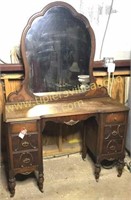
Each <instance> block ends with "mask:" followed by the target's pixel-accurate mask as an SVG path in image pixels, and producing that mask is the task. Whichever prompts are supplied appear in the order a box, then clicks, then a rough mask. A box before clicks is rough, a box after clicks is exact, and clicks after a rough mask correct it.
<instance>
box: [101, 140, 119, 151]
mask: <svg viewBox="0 0 131 200" xmlns="http://www.w3.org/2000/svg"><path fill="white" fill-rule="evenodd" d="M122 151H123V140H122V139H119V140H115V139H112V140H106V141H104V143H103V147H102V153H103V154H112V153H120V152H122Z"/></svg>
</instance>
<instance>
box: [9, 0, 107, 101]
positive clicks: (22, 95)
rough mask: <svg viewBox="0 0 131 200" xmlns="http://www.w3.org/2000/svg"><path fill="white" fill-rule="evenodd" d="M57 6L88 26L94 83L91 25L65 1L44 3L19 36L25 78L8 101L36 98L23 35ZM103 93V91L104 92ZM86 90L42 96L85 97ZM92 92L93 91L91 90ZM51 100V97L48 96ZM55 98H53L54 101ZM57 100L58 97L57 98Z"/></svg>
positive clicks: (91, 72) (91, 80) (93, 80)
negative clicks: (30, 84)
mask: <svg viewBox="0 0 131 200" xmlns="http://www.w3.org/2000/svg"><path fill="white" fill-rule="evenodd" d="M55 6H58V7H64V8H66V9H69V10H70V12H71V13H72V15H73V16H75V17H76V18H77V19H80V20H81V21H82V22H83V23H84V24H85V26H86V27H87V28H88V32H89V35H90V38H91V54H90V61H89V76H90V83H95V78H94V77H93V62H94V55H95V35H94V31H93V29H92V27H91V26H90V23H89V21H88V19H87V18H86V17H85V16H83V15H82V14H80V13H78V12H77V11H76V10H75V9H74V8H73V7H72V6H71V5H69V4H67V3H65V2H60V1H57V2H52V3H50V4H48V5H46V6H45V7H44V8H43V9H42V10H41V11H40V12H37V13H36V14H34V15H32V16H31V17H30V18H29V20H28V22H27V25H26V26H25V28H24V30H23V33H22V36H21V53H22V59H23V63H24V68H25V78H24V81H23V83H22V86H21V89H20V90H19V91H18V92H15V93H14V92H13V93H11V94H10V95H9V97H8V101H11V102H12V101H13V102H15V101H28V100H36V98H37V96H36V95H34V94H33V93H32V92H31V91H30V90H29V64H28V61H27V58H26V49H25V37H26V34H27V32H28V30H29V29H30V27H31V25H32V23H33V21H34V20H35V19H36V18H37V17H40V16H43V15H44V14H45V13H46V12H47V11H48V10H49V9H51V8H53V7H55ZM104 93H105V92H104ZM86 94H87V92H83V93H77V92H74V94H73V95H70V96H69V97H67V96H66V97H65V94H64V92H59V91H57V92H45V93H44V94H43V95H42V96H44V97H45V96H48V97H49V96H52V95H53V96H54V95H59V96H60V98H59V99H60V100H61V99H65V98H66V99H69V98H76V97H78V96H79V97H80V96H81V97H82V96H83V97H85V96H90V94H89V95H86ZM93 94H94V92H93ZM91 96H92V92H91ZM49 99H51V100H52V98H49ZM55 99H56V98H54V101H55ZM57 100H58V99H57Z"/></svg>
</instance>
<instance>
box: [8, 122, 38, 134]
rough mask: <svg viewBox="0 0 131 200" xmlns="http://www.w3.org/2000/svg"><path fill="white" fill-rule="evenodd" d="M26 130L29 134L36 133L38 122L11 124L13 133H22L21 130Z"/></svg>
mask: <svg viewBox="0 0 131 200" xmlns="http://www.w3.org/2000/svg"><path fill="white" fill-rule="evenodd" d="M23 129H26V130H27V133H28V132H36V131H37V130H38V128H37V123H36V122H24V123H12V124H10V132H11V133H20V132H21V130H23Z"/></svg>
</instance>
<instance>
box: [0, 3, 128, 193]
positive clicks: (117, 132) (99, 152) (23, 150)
mask: <svg viewBox="0 0 131 200" xmlns="http://www.w3.org/2000/svg"><path fill="white" fill-rule="evenodd" d="M59 5H60V6H63V7H64V8H65V7H66V8H67V9H69V10H70V11H71V12H72V13H73V15H74V16H76V17H77V18H79V19H81V20H83V21H84V23H85V24H86V25H87V27H88V29H89V32H90V35H91V55H90V64H89V67H90V69H89V72H90V78H91V84H90V87H89V88H88V89H86V90H84V91H82V90H81V89H79V88H77V89H76V90H72V91H70V90H69V91H63V92H49V93H48V94H47V93H45V94H42V96H41V97H37V96H35V95H34V94H33V93H31V91H29V85H28V84H29V75H30V74H29V66H28V63H27V58H26V54H25V44H24V41H25V36H26V33H27V31H28V30H29V28H30V26H31V23H32V21H33V20H34V19H35V18H36V17H38V16H41V15H42V14H43V13H45V12H46V11H47V10H48V9H50V8H51V7H52V6H59ZM21 50H22V56H23V62H24V66H25V80H24V82H23V85H22V87H21V89H20V90H19V91H18V92H15V93H11V94H10V95H9V97H8V100H7V102H6V103H5V109H4V121H5V124H6V127H7V131H6V132H5V134H6V137H7V139H6V142H7V152H8V176H9V181H8V183H9V190H10V192H11V196H14V194H15V185H16V184H15V175H16V174H18V173H22V174H28V173H31V172H34V171H35V170H36V171H38V174H39V176H38V187H39V189H40V191H41V192H43V181H44V177H43V162H42V147H43V145H42V133H43V132H44V131H45V127H46V123H48V122H54V123H58V124H60V134H59V140H58V143H59V144H58V146H59V150H60V151H62V130H63V129H62V128H63V124H64V125H66V126H71V127H72V126H74V125H77V124H78V123H79V122H80V123H82V126H81V133H82V157H83V159H84V158H85V157H86V154H87V150H90V152H91V153H92V154H93V157H94V162H95V171H94V174H95V178H96V180H97V181H98V179H99V175H100V170H101V162H102V161H103V160H104V159H106V160H111V159H115V160H117V163H118V164H119V165H118V176H121V174H122V170H123V166H124V156H125V155H124V149H125V138H126V128H127V115H128V110H129V109H128V107H126V106H124V105H122V104H120V103H118V102H117V101H115V100H113V99H112V98H110V97H109V96H108V94H107V90H106V88H104V87H102V86H97V85H96V83H95V80H94V77H93V68H92V66H93V58H94V51H95V37H94V33H93V30H92V28H91V27H90V24H89V22H88V20H87V19H85V17H84V16H82V15H80V14H78V13H77V12H76V11H75V10H74V8H72V7H71V6H70V5H68V4H66V3H64V2H54V3H51V4H49V5H47V6H46V7H45V8H44V9H43V10H42V11H41V12H39V13H37V14H36V15H33V17H31V18H30V20H29V21H28V24H27V26H26V27H25V29H24V31H23V34H22V43H21ZM38 79H39V77H38ZM23 130H24V132H25V130H27V133H26V134H25V136H24V138H23V139H21V138H20V137H19V133H21V132H22V131H23ZM22 133H23V132H22ZM52 173H53V172H52Z"/></svg>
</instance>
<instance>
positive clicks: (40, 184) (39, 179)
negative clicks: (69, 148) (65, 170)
mask: <svg viewBox="0 0 131 200" xmlns="http://www.w3.org/2000/svg"><path fill="white" fill-rule="evenodd" d="M43 182H44V175H43V173H39V178H38V187H39V190H40V191H41V192H42V193H43V192H44V190H43Z"/></svg>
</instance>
